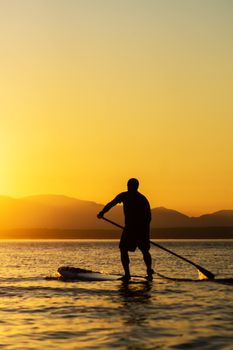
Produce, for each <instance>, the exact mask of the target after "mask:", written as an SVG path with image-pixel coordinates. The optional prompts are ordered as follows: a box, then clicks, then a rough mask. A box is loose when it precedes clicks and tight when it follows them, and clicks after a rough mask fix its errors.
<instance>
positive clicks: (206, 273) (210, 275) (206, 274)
mask: <svg viewBox="0 0 233 350" xmlns="http://www.w3.org/2000/svg"><path fill="white" fill-rule="evenodd" d="M102 219H103V220H105V221H107V222H109V223H110V224H112V225H115V226H117V227H119V228H121V229H124V227H123V226H121V225H119V224H117V223H116V222H114V221H112V220H109V219H107V218H105V217H104V216H103V217H102ZM150 243H151V244H153V245H154V246H155V247H158V248H160V249H162V250H165V252H168V253H170V254H172V255H174V256H176V257H177V258H180V259H182V260H184V261H186V262H187V263H189V264H191V265H193V266H195V267H196V268H197V270H198V271H199V273H200V274H201V275H204V277H205V278H207V279H214V277H215V276H214V274H213V273H212V272H210V271H208V270H206V269H204V267H202V266H200V265H198V264H195V263H194V262H193V261H191V260H189V259H187V258H184V257H183V256H181V255H179V254H177V253H174V252H172V251H171V250H170V249H167V248H165V247H163V246H161V245H160V244H158V243H154V242H152V241H150Z"/></svg>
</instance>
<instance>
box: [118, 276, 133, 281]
mask: <svg viewBox="0 0 233 350" xmlns="http://www.w3.org/2000/svg"><path fill="white" fill-rule="evenodd" d="M130 279H131V276H130V275H124V276H122V277H120V278H119V280H120V281H123V282H129V281H130Z"/></svg>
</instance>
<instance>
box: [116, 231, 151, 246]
mask: <svg viewBox="0 0 233 350" xmlns="http://www.w3.org/2000/svg"><path fill="white" fill-rule="evenodd" d="M149 233H150V229H149V227H143V228H140V229H139V228H138V227H137V228H125V229H124V230H123V232H122V235H121V240H120V244H119V248H120V249H125V250H127V251H129V252H135V250H136V249H137V248H139V249H140V250H141V251H142V252H143V251H149V250H150V234H149Z"/></svg>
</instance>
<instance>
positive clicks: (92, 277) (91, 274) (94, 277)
mask: <svg viewBox="0 0 233 350" xmlns="http://www.w3.org/2000/svg"><path fill="white" fill-rule="evenodd" d="M57 271H58V274H59V275H58V277H60V278H62V279H64V280H75V281H117V280H121V279H122V276H119V275H111V274H104V273H101V272H96V271H91V270H86V269H80V268H79V267H72V266H61V267H59V268H58V270H57ZM132 277H133V281H132V280H130V281H129V282H136V283H140V282H143V281H144V282H145V280H146V279H145V278H144V277H142V276H137V277H136V276H132ZM135 277H136V278H135Z"/></svg>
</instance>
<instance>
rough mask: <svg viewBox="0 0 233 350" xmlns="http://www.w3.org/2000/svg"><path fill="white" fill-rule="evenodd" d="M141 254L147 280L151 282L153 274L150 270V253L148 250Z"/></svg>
mask: <svg viewBox="0 0 233 350" xmlns="http://www.w3.org/2000/svg"><path fill="white" fill-rule="evenodd" d="M142 254H143V259H144V262H145V264H146V270H147V276H148V279H149V280H152V279H153V276H152V274H153V272H154V271H153V270H152V268H151V265H152V259H151V255H150V252H149V250H142Z"/></svg>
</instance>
